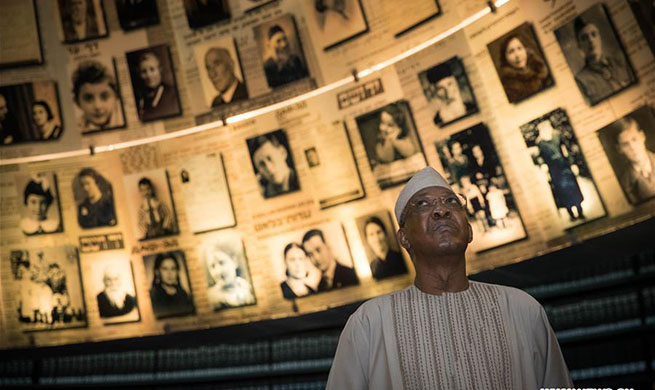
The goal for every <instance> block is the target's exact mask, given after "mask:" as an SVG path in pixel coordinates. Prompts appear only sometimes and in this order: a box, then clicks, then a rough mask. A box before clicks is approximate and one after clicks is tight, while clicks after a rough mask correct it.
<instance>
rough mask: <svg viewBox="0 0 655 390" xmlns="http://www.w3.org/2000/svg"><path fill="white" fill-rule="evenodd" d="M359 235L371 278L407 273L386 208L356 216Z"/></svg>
mask: <svg viewBox="0 0 655 390" xmlns="http://www.w3.org/2000/svg"><path fill="white" fill-rule="evenodd" d="M356 223H357V229H358V231H359V236H360V238H361V239H362V242H363V243H364V246H365V248H366V254H367V257H368V260H369V265H370V267H371V274H372V275H373V279H375V280H380V279H384V278H388V277H390V276H395V275H402V274H406V273H407V266H406V265H405V260H404V259H403V255H402V254H401V253H400V250H399V248H398V243H397V242H396V239H395V237H394V235H393V233H392V232H393V224H392V223H391V219H390V216H389V212H388V211H386V210H382V211H378V212H375V213H371V214H367V215H364V216H362V217H359V218H357V220H356Z"/></svg>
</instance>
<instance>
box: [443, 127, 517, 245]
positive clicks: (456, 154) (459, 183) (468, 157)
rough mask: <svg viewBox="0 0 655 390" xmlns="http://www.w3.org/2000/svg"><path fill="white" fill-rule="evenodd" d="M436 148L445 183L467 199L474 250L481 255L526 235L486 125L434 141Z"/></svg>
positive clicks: (467, 214)
mask: <svg viewBox="0 0 655 390" xmlns="http://www.w3.org/2000/svg"><path fill="white" fill-rule="evenodd" d="M435 147H436V149H437V153H438V154H439V160H440V161H441V165H442V166H443V172H444V176H445V177H446V179H447V180H448V183H449V184H450V185H451V186H452V188H453V191H455V192H456V193H459V194H461V195H464V196H465V197H466V199H467V202H466V216H467V218H468V220H469V222H470V223H471V227H472V228H473V237H475V240H473V242H472V243H471V249H472V250H473V251H475V252H482V251H485V250H488V249H492V248H496V247H499V246H501V245H506V244H509V243H511V242H514V241H518V240H521V239H523V238H525V237H526V236H527V234H526V231H525V227H524V226H523V221H522V219H521V215H520V213H519V210H518V208H517V205H516V201H515V198H514V194H513V193H512V189H511V188H510V185H509V183H508V181H507V177H506V176H505V172H504V170H503V167H502V165H501V163H500V159H499V158H498V153H497V151H496V147H495V146H494V144H493V141H492V140H491V136H490V134H489V129H488V128H487V126H485V125H484V124H483V123H478V124H477V125H475V126H472V127H470V128H468V129H466V130H463V131H460V132H458V133H455V134H453V135H452V136H450V137H448V138H447V139H444V140H441V141H437V142H435Z"/></svg>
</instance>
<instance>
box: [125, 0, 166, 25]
mask: <svg viewBox="0 0 655 390" xmlns="http://www.w3.org/2000/svg"><path fill="white" fill-rule="evenodd" d="M115 2H116V12H117V13H118V22H119V23H120V25H121V28H122V29H123V30H125V31H129V30H134V29H137V28H142V27H147V26H154V25H157V24H159V11H158V10H157V0H115Z"/></svg>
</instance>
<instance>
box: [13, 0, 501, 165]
mask: <svg viewBox="0 0 655 390" xmlns="http://www.w3.org/2000/svg"><path fill="white" fill-rule="evenodd" d="M509 1H510V0H498V1H496V2H495V3H494V6H495V7H496V8H499V7H502V6H503V5H505V4H506V3H508V2H509ZM490 12H492V10H491V7H486V8H484V9H482V10H480V11H478V12H476V13H475V14H473V15H471V16H469V17H468V18H466V19H464V20H462V21H461V22H460V23H458V24H457V25H455V26H453V27H451V28H449V29H448V30H446V31H444V32H442V33H440V34H438V35H436V36H434V37H432V38H430V39H428V40H427V41H425V42H423V43H421V44H419V45H417V46H414V47H413V48H411V49H409V50H406V51H404V52H402V53H400V54H399V55H397V56H395V57H392V58H390V59H388V60H385V61H383V62H380V63H378V64H376V65H373V66H371V67H370V68H367V69H364V70H362V71H360V72H358V73H357V76H356V77H355V76H349V77H346V78H343V79H341V80H338V81H335V82H333V83H330V84H328V85H324V86H322V87H320V88H317V89H314V90H311V91H309V92H307V93H305V94H302V95H298V96H295V97H293V98H291V99H287V100H284V101H281V102H278V103H274V104H271V105H269V106H266V107H262V108H257V109H255V110H252V111H248V112H245V113H243V114H237V115H234V116H231V117H229V118H227V119H226V120H225V123H223V121H221V120H218V121H214V122H210V123H206V124H204V125H199V126H194V127H191V128H188V129H184V130H178V131H173V132H170V133H167V134H161V135H156V136H152V137H148V138H142V139H139V140H134V141H126V142H121V143H117V144H112V145H105V146H98V147H97V148H95V149H93V148H89V149H80V150H73V151H69V152H61V153H50V154H44V155H38V156H30V157H19V158H10V159H3V160H0V166H2V165H12V164H24V163H30V162H38V161H46V160H56V159H60V158H67V157H76V156H83V155H87V154H92V153H93V152H94V153H102V152H108V151H112V150H118V149H124V148H129V147H132V146H138V145H143V144H149V143H152V142H158V141H164V140H168V139H172V138H178V137H182V136H185V135H190V134H194V133H199V132H202V131H205V130H209V129H213V128H216V127H220V126H223V125H226V124H228V125H229V124H233V123H237V122H241V121H244V120H247V119H249V118H253V117H255V116H259V115H262V114H266V113H269V112H272V111H276V110H279V109H281V108H284V107H287V106H290V105H292V104H295V103H298V102H301V101H303V100H307V99H310V98H312V97H314V96H318V95H321V94H324V93H326V92H329V91H332V90H334V89H336V88H340V87H342V86H344V85H346V84H349V83H351V82H353V81H357V80H358V79H360V78H363V77H366V76H368V75H370V74H372V73H374V72H377V71H379V70H381V69H384V68H386V67H388V66H391V65H394V64H395V63H397V62H399V61H402V60H403V59H405V58H407V57H409V56H411V55H414V54H416V53H418V52H420V51H421V50H424V49H425V48H427V47H428V46H431V45H434V44H436V43H437V42H439V41H441V40H443V39H445V38H447V37H449V36H451V35H452V34H454V33H456V32H458V31H460V30H461V29H463V28H465V27H467V26H469V25H471V24H472V23H474V22H476V21H478V20H479V19H481V18H482V17H484V16H485V15H487V14H489V13H490Z"/></svg>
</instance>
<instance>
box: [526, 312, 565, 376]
mask: <svg viewBox="0 0 655 390" xmlns="http://www.w3.org/2000/svg"><path fill="white" fill-rule="evenodd" d="M535 328H536V329H534V332H535V334H534V340H535V351H534V369H535V374H536V375H535V376H536V379H537V381H539V383H538V385H537V386H538V387H555V388H556V387H572V386H573V382H572V381H571V376H570V374H569V370H568V368H567V367H566V362H564V357H563V356H562V351H561V350H560V347H559V344H558V342H557V338H556V337H555V332H553V329H552V328H551V327H550V324H549V322H548V317H547V316H546V312H544V309H543V308H540V313H539V320H538V321H537V323H536V324H535Z"/></svg>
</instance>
